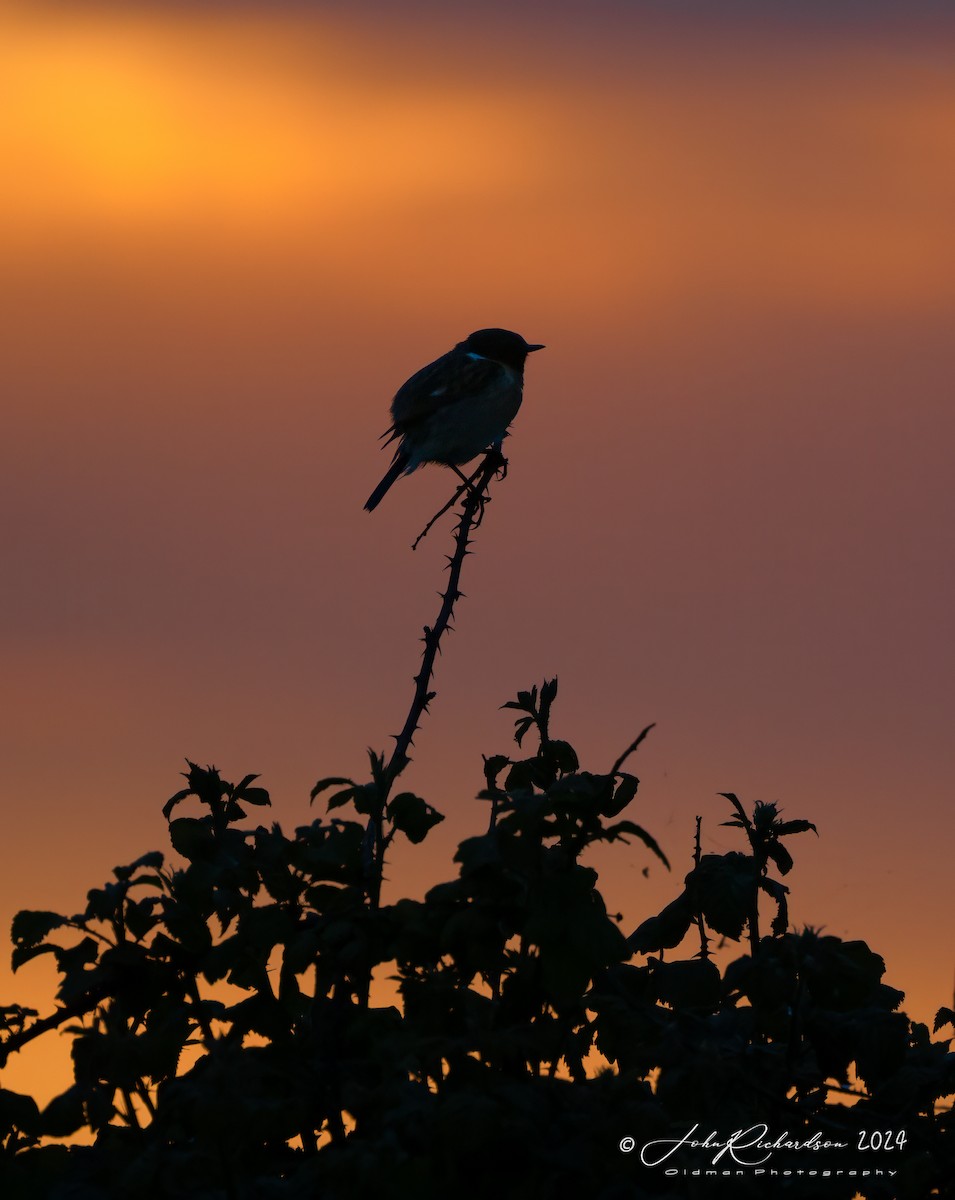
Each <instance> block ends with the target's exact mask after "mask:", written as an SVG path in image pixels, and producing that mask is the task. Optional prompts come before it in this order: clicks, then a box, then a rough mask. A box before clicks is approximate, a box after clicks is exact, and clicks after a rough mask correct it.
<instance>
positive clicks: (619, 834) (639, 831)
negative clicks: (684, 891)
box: [604, 821, 671, 871]
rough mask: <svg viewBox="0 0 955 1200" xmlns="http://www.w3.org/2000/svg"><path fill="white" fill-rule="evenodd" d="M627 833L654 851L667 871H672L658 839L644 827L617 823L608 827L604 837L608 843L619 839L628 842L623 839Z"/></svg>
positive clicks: (629, 823) (627, 822) (626, 822)
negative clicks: (658, 843)
mask: <svg viewBox="0 0 955 1200" xmlns="http://www.w3.org/2000/svg"><path fill="white" fill-rule="evenodd" d="M625 833H630V834H633V836H634V837H635V838H639V839H640V841H641V842H643V844H644V845H645V846H646V847H647V849H648V850H652V851H653V853H654V854H655V855H656V856H657V858H658V859H659V860H660V862H662V863H663V865H664V866H665V867H666V869H667V870H668V871H669V870H671V867H670V860H669V859H668V858H667V856H666V855H665V854H664V853H663V851H662V850H661V849H660V847H659V846H658V845H657V841H656V838H654V837H652V836H651V835H650V834H649V833H647V831H646V830H645V829H644V828H643V826H642V825H635V824H634V822H633V821H617V823H616V824H615V825H608V826H607V829H606V830H605V833H604V836H605V837H606V838H607V840H608V841H615V840H616V839H617V838H619V839H620V840H621V841H626V838H624V837H623V834H625Z"/></svg>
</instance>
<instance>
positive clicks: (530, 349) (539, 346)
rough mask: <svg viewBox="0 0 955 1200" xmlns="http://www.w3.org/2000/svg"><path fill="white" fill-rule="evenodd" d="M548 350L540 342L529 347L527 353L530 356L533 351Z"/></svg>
mask: <svg viewBox="0 0 955 1200" xmlns="http://www.w3.org/2000/svg"><path fill="white" fill-rule="evenodd" d="M546 349H547V347H546V346H545V345H544V344H543V343H542V342H539V343H538V344H537V345H536V346H528V347H527V353H528V354H530V353H531V351H532V350H546Z"/></svg>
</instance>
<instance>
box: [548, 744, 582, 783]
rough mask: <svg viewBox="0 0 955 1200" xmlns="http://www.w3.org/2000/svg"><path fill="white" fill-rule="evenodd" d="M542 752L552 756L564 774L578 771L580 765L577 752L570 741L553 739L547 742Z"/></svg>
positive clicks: (556, 765)
mask: <svg viewBox="0 0 955 1200" xmlns="http://www.w3.org/2000/svg"><path fill="white" fill-rule="evenodd" d="M542 754H544V755H547V756H548V757H549V758H551V759H552V760H553V763H554V766H555V767H556V768H557V770H558V771H560V772H561V773H562V774H564V775H568V774H570V773H572V772H573V771H576V770H577V768H578V767H579V766H580V762H579V760H578V758H577V752H576V750H575V749H574V748H573V746H572V745H571V744H570V742H563V741H560V740H559V739H551V740H549V741H548V742H547V745H546V746H544V747H542Z"/></svg>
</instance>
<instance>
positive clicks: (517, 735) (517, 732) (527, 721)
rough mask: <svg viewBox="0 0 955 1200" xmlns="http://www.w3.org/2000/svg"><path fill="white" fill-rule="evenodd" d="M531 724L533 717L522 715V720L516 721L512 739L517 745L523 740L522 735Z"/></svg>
mask: <svg viewBox="0 0 955 1200" xmlns="http://www.w3.org/2000/svg"><path fill="white" fill-rule="evenodd" d="M533 724H534V718H533V717H524V718H523V719H522V720H520V721H517V722H516V723H515V727H514V741H515V742H517V744H518V746H519V745H520V744H521V742H522V741H523V740H524V735H525V734H526V733H527V731H528V729H530V728H531V727H532V726H533Z"/></svg>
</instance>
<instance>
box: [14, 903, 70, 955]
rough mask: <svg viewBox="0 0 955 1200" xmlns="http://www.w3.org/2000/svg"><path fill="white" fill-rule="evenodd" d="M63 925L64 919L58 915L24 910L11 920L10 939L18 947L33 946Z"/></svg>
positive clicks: (28, 909)
mask: <svg viewBox="0 0 955 1200" xmlns="http://www.w3.org/2000/svg"><path fill="white" fill-rule="evenodd" d="M65 924H66V917H61V916H60V914H59V913H55V912H44V911H42V910H39V909H31V908H24V909H22V910H21V911H20V912H18V913H17V915H16V916H15V917H14V918H13V924H12V925H11V927H10V937H11V938H12V940H13V942H14V943H15V944H16V945H17V946H18V947H26V946H35V945H36V944H37V942H40V941H42V940H43V938H45V937H46V936H47V934H48V933H52V932H53V930H54V929H59V928H60V926H61V925H65Z"/></svg>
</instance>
